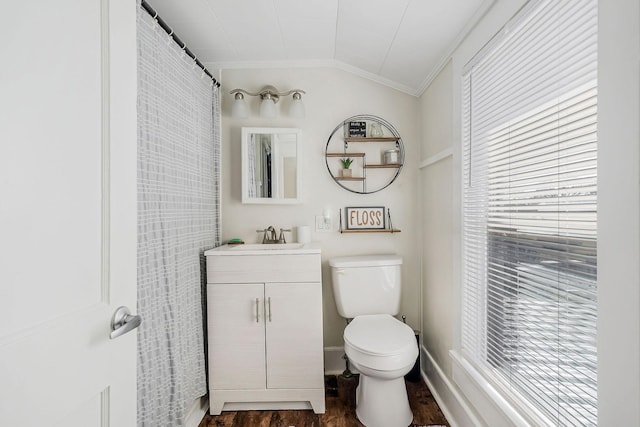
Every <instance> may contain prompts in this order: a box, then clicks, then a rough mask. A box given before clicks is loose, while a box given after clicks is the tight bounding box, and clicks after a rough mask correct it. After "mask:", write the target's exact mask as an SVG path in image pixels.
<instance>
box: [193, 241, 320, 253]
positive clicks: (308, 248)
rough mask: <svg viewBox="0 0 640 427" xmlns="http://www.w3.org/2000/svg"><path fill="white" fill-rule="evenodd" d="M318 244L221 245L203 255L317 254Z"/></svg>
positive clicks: (318, 250) (318, 251)
mask: <svg viewBox="0 0 640 427" xmlns="http://www.w3.org/2000/svg"><path fill="white" fill-rule="evenodd" d="M320 252H321V251H320V244H319V243H317V242H310V243H275V244H262V243H250V244H242V245H222V246H218V247H217V248H214V249H209V250H208V251H205V253H204V255H205V256H217V255H224V256H228V255H236V256H243V255H298V254H319V253H320Z"/></svg>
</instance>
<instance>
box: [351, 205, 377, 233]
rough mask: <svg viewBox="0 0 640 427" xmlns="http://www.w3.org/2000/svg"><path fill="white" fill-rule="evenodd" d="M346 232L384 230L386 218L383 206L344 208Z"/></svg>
mask: <svg viewBox="0 0 640 427" xmlns="http://www.w3.org/2000/svg"><path fill="white" fill-rule="evenodd" d="M345 215H346V225H347V230H384V229H385V228H386V217H385V208H384V206H367V207H347V208H345Z"/></svg>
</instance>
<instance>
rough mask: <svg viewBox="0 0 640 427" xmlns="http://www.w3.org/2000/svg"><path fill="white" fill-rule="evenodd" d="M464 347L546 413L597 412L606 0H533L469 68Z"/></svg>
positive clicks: (552, 418) (552, 420)
mask: <svg viewBox="0 0 640 427" xmlns="http://www.w3.org/2000/svg"><path fill="white" fill-rule="evenodd" d="M462 108H463V120H462V125H463V132H462V138H463V181H464V189H463V206H464V207H463V269H464V270H463V293H462V295H463V302H462V303H463V309H462V331H461V337H462V347H463V351H464V354H465V356H466V357H467V358H469V359H471V360H472V361H473V362H474V363H475V364H476V365H477V366H479V367H481V368H482V369H483V371H484V372H487V373H488V375H489V376H490V380H492V381H494V383H496V384H498V385H500V386H501V387H500V388H501V389H505V390H509V392H510V396H511V397H514V396H515V398H516V399H518V400H520V401H522V402H524V404H525V405H527V407H529V408H531V409H532V410H533V411H534V412H535V413H536V414H537V416H538V417H539V418H540V419H542V420H543V421H544V422H545V423H547V424H551V425H576V426H578V425H579V426H585V425H596V424H597V368H596V367H597V359H596V318H597V312H596V306H597V282H596V279H597V269H596V248H597V242H596V231H597V228H596V227H597V193H596V189H597V132H596V131H597V1H596V0H568V1H562V2H558V1H551V0H547V1H545V0H539V1H530V2H529V3H528V4H527V5H526V6H525V7H523V9H522V10H521V11H520V12H519V13H518V14H517V16H515V17H514V18H513V19H512V20H511V21H510V22H509V23H508V25H507V26H506V27H505V28H504V30H503V31H502V32H501V33H500V34H499V35H498V36H496V37H495V38H494V39H493V40H492V41H491V42H490V43H489V44H488V45H487V46H486V47H485V48H484V49H483V50H482V51H481V52H480V53H479V54H478V55H476V57H475V58H474V59H473V60H472V62H471V63H470V64H469V65H468V66H467V68H466V70H465V75H464V78H463V100H462Z"/></svg>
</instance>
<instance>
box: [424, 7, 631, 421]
mask: <svg viewBox="0 0 640 427" xmlns="http://www.w3.org/2000/svg"><path fill="white" fill-rule="evenodd" d="M523 3H524V2H523V1H522V0H519V1H506V0H498V1H497V2H496V3H495V4H494V5H493V7H492V8H491V10H490V11H489V12H488V13H487V14H486V15H485V16H484V17H483V19H482V20H481V21H480V22H479V23H478V25H477V26H476V27H475V28H474V30H473V31H472V32H471V34H470V35H469V36H468V37H467V38H466V40H465V41H464V42H463V43H462V44H461V45H460V47H459V48H458V49H457V50H456V52H455V53H454V54H453V58H452V62H451V64H450V65H448V66H446V67H445V68H443V70H442V71H441V72H440V74H439V75H438V76H437V77H436V78H435V79H434V80H433V81H432V83H431V85H430V86H429V87H428V88H427V90H426V91H425V93H424V94H423V95H422V97H421V98H420V107H421V112H420V117H421V120H422V122H423V125H422V127H421V128H420V138H421V141H422V142H421V147H422V148H421V160H422V161H423V162H425V163H428V165H424V167H423V168H422V169H421V170H420V183H421V197H422V204H421V205H422V208H421V213H420V221H421V222H422V223H423V226H422V235H423V241H424V244H423V255H422V262H423V272H422V279H423V295H424V296H423V298H424V300H423V310H424V313H423V318H424V326H423V328H424V331H425V333H424V337H425V348H424V349H423V350H424V351H425V352H426V354H427V355H428V358H427V360H426V361H424V363H423V368H424V371H425V374H426V376H427V379H428V380H429V382H430V383H431V385H432V386H433V392H434V394H435V395H436V396H437V398H438V400H439V403H440V404H441V406H442V407H443V410H444V411H445V413H446V414H447V416H448V418H449V421H450V422H451V423H452V425H461V426H466V425H491V426H498V425H513V421H511V420H509V419H507V418H505V413H506V412H508V411H509V409H508V405H505V404H504V403H506V402H503V404H502V405H496V404H495V403H494V402H492V401H490V400H489V399H488V398H487V395H486V393H485V392H484V391H482V390H481V387H480V384H481V380H480V379H479V378H472V377H469V376H464V375H462V374H461V372H462V371H463V370H464V369H466V368H465V367H464V366H462V365H464V363H462V362H461V359H459V358H457V357H453V358H452V359H449V357H447V349H448V348H449V349H452V350H453V352H452V355H455V354H456V350H459V348H460V342H459V333H458V330H459V326H460V325H459V322H460V320H459V304H460V296H459V293H460V283H461V277H460V240H459V239H460V195H461V190H460V162H461V160H460V111H461V108H460V76H461V71H462V67H463V66H464V64H465V63H466V62H467V61H468V60H469V59H470V58H471V57H472V56H473V55H474V54H475V53H476V52H477V51H478V50H479V49H480V48H481V47H482V46H483V45H484V44H485V43H486V42H487V41H488V40H489V39H490V38H491V37H492V36H493V34H495V33H496V32H497V31H498V30H500V28H501V27H502V26H503V25H504V23H505V22H506V21H507V20H508V19H509V18H510V17H511V16H513V14H514V13H515V12H516V11H517V10H518V8H519V7H520V5H521V4H523ZM599 14H600V17H599V26H600V27H599V107H598V114H599V120H598V121H599V124H598V127H599V130H598V134H599V135H598V136H599V154H598V155H599V165H598V168H599V195H598V197H599V209H598V223H599V224H598V228H599V235H598V239H599V243H598V285H599V292H598V298H599V302H598V381H599V384H598V394H599V396H598V399H599V400H598V405H599V408H598V412H599V423H598V424H599V425H602V426H613V425H625V426H626V425H629V426H631V425H634V426H637V425H640V408H639V407H638V402H639V401H640V263H639V259H640V143H639V141H640V124H639V123H640V120H639V118H640V66H639V60H640V4H638V2H637V0H623V1H619V2H610V1H609V2H607V1H605V0H601V1H600V2H599ZM442 108H450V110H449V111H450V114H447V113H443V112H442V110H441V109H442ZM447 147H451V148H452V149H453V157H452V158H447V157H445V158H444V159H443V160H440V161H437V162H434V163H430V159H431V160H434V157H433V156H436V157H437V155H438V153H443V151H444V153H445V154H446V150H447ZM450 159H451V161H450ZM449 189H451V191H452V192H453V193H454V197H453V198H452V199H451V203H450V204H448V203H447V198H446V194H445V193H446V192H447V191H448V190H449ZM435 204H438V205H439V208H435V207H434V205H435ZM448 213H450V214H451V216H449V215H447V214H448ZM449 218H451V220H450V219H449ZM447 235H448V236H449V239H450V241H449V242H448V243H449V245H450V247H451V248H452V251H451V257H450V258H448V257H447V256H446V255H443V254H441V253H440V251H441V250H442V249H443V248H444V249H445V250H446V249H447V248H448V247H449V246H448V245H447V241H446V240H447V237H446V236H447ZM436 298H437V299H438V300H442V301H443V302H445V303H448V302H449V301H450V302H451V306H449V307H447V308H448V309H449V311H448V312H447V310H444V309H443V308H442V307H440V306H439V305H438V304H437V303H434V301H433V299H436ZM505 411H506V412H505ZM512 415H514V416H516V415H515V414H513V413H512ZM516 417H517V416H516ZM520 421H522V422H523V425H525V423H526V422H525V421H524V420H523V419H522V418H521V419H520Z"/></svg>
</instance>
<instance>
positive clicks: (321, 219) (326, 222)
mask: <svg viewBox="0 0 640 427" xmlns="http://www.w3.org/2000/svg"><path fill="white" fill-rule="evenodd" d="M331 230H333V221H332V220H331V218H326V217H325V216H323V215H317V216H316V231H317V232H320V233H327V232H330V231H331Z"/></svg>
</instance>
